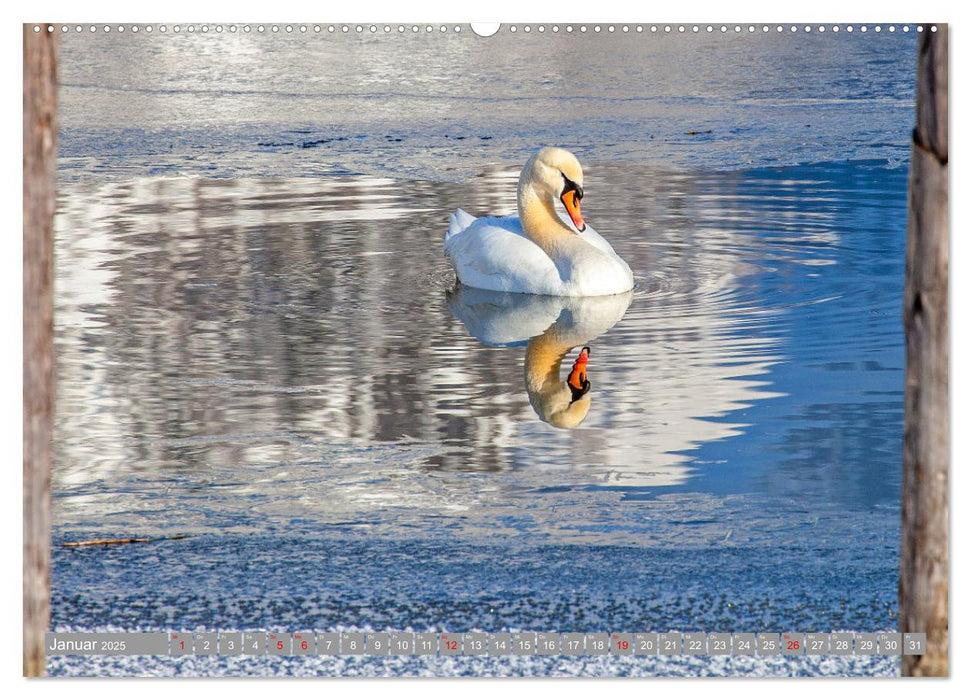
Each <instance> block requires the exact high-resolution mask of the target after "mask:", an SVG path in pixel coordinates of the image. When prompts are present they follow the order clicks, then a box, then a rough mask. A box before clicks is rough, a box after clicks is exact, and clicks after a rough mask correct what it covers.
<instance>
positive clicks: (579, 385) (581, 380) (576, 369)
mask: <svg viewBox="0 0 971 700" xmlns="http://www.w3.org/2000/svg"><path fill="white" fill-rule="evenodd" d="M589 359H590V348H588V347H584V348H583V350H581V351H580V356H579V357H578V358H577V361H576V362H574V363H573V369H571V370H570V376H569V378H568V379H567V380H566V383H567V384H568V385H569V387H570V391H571V392H572V393H573V400H574V401H576V400H577V399H579V398H580V397H581V396H583V395H584V394H586V393H587V392H588V391H590V381H589V380H588V379H587V361H588V360H589Z"/></svg>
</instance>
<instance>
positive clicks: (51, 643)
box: [45, 631, 927, 656]
mask: <svg viewBox="0 0 971 700" xmlns="http://www.w3.org/2000/svg"><path fill="white" fill-rule="evenodd" d="M926 648H927V635H926V634H924V633H903V634H901V633H899V632H873V633H865V632H832V633H814V632H805V633H800V632H785V633H776V632H760V633H738V632H724V633H718V632H683V633H682V632H657V633H652V632H632V633H590V634H584V633H567V632H563V633H560V632H494V633H490V632H466V633H452V632H319V633H315V632H294V633H289V632H268V631H246V632H104V633H99V632H91V633H86V632H68V633H63V632H48V633H47V634H46V637H45V649H46V651H47V655H48V656H59V655H85V656H132V655H153V656H193V655H194V656H205V655H220V656H332V655H337V656H534V655H535V656H605V655H611V656H656V655H660V656H677V655H688V656H704V655H707V656H806V655H835V656H869V655H883V656H901V655H912V656H920V655H922V654H924V653H925V651H926Z"/></svg>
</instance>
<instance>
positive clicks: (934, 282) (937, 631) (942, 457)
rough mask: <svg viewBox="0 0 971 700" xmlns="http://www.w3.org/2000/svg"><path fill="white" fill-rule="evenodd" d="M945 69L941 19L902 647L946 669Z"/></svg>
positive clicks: (917, 277) (932, 39)
mask: <svg viewBox="0 0 971 700" xmlns="http://www.w3.org/2000/svg"><path fill="white" fill-rule="evenodd" d="M947 73H948V53H947V25H944V24H941V25H937V31H931V25H924V27H923V32H922V34H921V35H920V39H919V40H918V55H917V126H916V127H915V128H914V134H913V143H912V145H911V155H910V194H909V202H908V208H909V212H908V223H907V277H906V282H905V286H904V331H905V334H906V343H907V379H906V382H907V383H906V389H905V396H904V402H905V409H904V475H903V504H902V505H903V508H902V511H903V516H902V517H903V523H902V525H903V527H902V536H901V546H900V631H901V632H926V633H927V653H926V654H924V655H923V656H904V657H903V663H902V667H901V668H902V672H903V675H905V676H946V675H948V649H947V645H948V566H949V564H948V466H949V462H950V444H949V443H950V428H949V420H950V416H949V412H948V307H947V306H948V293H947V287H948V226H949V217H948V191H947V190H948V168H947V131H948V128H947V127H948V124H947V118H948V104H947V102H948V100H947V92H948V90H947V81H948V78H947ZM905 652H906V650H905Z"/></svg>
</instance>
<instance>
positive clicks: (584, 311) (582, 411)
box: [446, 285, 634, 428]
mask: <svg viewBox="0 0 971 700" xmlns="http://www.w3.org/2000/svg"><path fill="white" fill-rule="evenodd" d="M633 297H634V295H633V292H627V293H625V294H615V295H612V296H599V297H553V296H537V295H534V294H511V293H507V292H493V291H488V290H484V289H475V288H472V287H466V286H464V285H458V286H457V287H456V288H455V289H453V290H452V291H449V292H447V293H446V301H447V303H448V308H449V310H450V311H451V312H452V315H453V316H455V318H457V319H458V320H459V321H461V322H462V323H463V324H464V325H465V327H466V329H467V330H468V331H469V334H471V335H472V336H473V337H474V338H476V339H478V340H479V341H481V342H482V343H484V344H485V345H492V346H509V345H522V344H523V343H525V344H526V358H525V361H524V383H525V387H526V394H527V395H528V396H529V403H530V404H531V405H532V407H533V410H534V411H536V415H538V416H539V417H540V419H541V420H543V421H545V422H546V423H549V424H550V425H552V426H555V427H557V428H575V427H577V426H578V425H580V424H581V423H582V422H583V421H584V419H585V418H586V417H587V413H589V411H590V403H591V401H592V397H593V392H592V391H591V387H592V382H591V381H590V379H589V378H588V377H587V361H588V360H589V359H590V358H591V357H595V355H594V353H593V352H592V351H591V349H590V343H591V341H592V340H594V339H595V338H597V337H598V336H600V335H602V334H604V333H606V332H607V331H608V330H610V329H611V328H613V327H614V325H616V323H617V322H618V321H620V319H622V318H623V317H624V314H625V313H626V312H627V307H629V306H630V303H631V300H632V299H633ZM574 348H581V350H580V351H579V353H578V355H577V357H576V360H575V361H574V363H573V366H572V368H571V369H570V372H568V373H567V375H566V376H565V377H562V378H561V373H560V367H561V364H562V362H563V358H564V357H566V355H567V353H569V352H570V351H572V350H573V349H574Z"/></svg>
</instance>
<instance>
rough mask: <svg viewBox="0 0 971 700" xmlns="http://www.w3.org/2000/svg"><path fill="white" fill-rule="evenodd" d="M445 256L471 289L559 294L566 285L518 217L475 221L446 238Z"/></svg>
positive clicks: (462, 280) (460, 278) (460, 279)
mask: <svg viewBox="0 0 971 700" xmlns="http://www.w3.org/2000/svg"><path fill="white" fill-rule="evenodd" d="M456 213H458V212H456ZM445 255H446V257H448V259H449V260H450V261H451V262H452V266H453V267H454V268H455V274H456V275H458V278H459V281H460V282H461V283H462V284H465V285H468V286H470V287H476V288H478V289H491V290H494V291H497V292H525V293H529V294H557V293H559V292H560V290H561V289H562V286H563V282H562V280H561V279H560V275H559V272H557V269H556V266H555V265H554V264H553V261H552V260H550V257H549V256H548V255H547V254H546V253H544V252H543V250H542V249H541V248H540V247H539V246H537V245H536V244H535V243H533V242H532V241H531V240H529V239H528V238H526V236H525V235H524V234H523V229H522V225H521V224H520V222H519V217H516V216H508V217H504V218H491V217H490V218H480V219H475V220H474V221H473V222H472V223H471V224H470V225H469V226H468V227H467V228H465V229H464V230H462V231H460V232H458V233H455V234H452V235H451V236H448V237H447V238H446V239H445Z"/></svg>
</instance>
